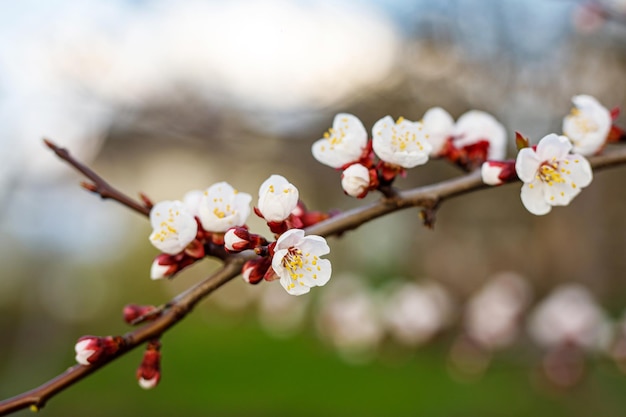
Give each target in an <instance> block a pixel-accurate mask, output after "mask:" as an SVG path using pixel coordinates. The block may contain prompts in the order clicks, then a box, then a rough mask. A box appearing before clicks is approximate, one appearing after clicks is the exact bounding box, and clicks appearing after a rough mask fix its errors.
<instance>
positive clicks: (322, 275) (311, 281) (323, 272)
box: [303, 259, 333, 287]
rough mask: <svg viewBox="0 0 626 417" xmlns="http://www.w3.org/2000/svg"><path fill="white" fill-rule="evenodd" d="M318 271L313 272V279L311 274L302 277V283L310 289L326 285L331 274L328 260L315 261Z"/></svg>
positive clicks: (331, 270)
mask: <svg viewBox="0 0 626 417" xmlns="http://www.w3.org/2000/svg"><path fill="white" fill-rule="evenodd" d="M317 266H318V267H319V270H315V271H314V272H315V277H313V275H312V274H310V275H306V274H305V276H304V279H303V281H304V283H305V284H306V285H308V286H310V287H321V286H322V285H326V284H327V283H328V281H329V280H330V277H331V275H332V273H333V269H332V265H331V263H330V261H329V260H328V259H319V260H318V261H317Z"/></svg>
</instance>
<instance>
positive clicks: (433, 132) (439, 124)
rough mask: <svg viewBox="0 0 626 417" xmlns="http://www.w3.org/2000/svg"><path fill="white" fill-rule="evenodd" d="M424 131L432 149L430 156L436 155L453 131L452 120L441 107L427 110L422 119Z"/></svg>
mask: <svg viewBox="0 0 626 417" xmlns="http://www.w3.org/2000/svg"><path fill="white" fill-rule="evenodd" d="M422 123H423V124H424V129H425V130H426V132H427V134H428V142H430V144H431V146H432V148H431V150H430V155H433V156H435V155H438V154H439V153H440V152H441V149H442V148H443V146H444V145H445V143H446V141H447V140H448V138H449V137H450V136H452V132H453V129H454V119H452V116H450V113H448V112H447V111H445V110H444V109H442V108H441V107H433V108H431V109H429V110H428V111H427V112H426V113H425V114H424V117H423V118H422Z"/></svg>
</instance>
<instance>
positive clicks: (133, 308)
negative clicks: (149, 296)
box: [124, 304, 158, 324]
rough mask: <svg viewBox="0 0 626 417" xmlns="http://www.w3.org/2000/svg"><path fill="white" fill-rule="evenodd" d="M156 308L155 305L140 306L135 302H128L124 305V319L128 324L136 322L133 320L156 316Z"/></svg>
mask: <svg viewBox="0 0 626 417" xmlns="http://www.w3.org/2000/svg"><path fill="white" fill-rule="evenodd" d="M153 312H154V313H157V312H158V310H157V308H156V307H155V306H149V305H148V306H140V305H137V304H128V305H126V306H125V307H124V321H125V322H126V323H128V324H136V323H135V320H137V319H138V318H139V317H144V318H145V319H146V320H148V319H153V318H155V317H156V316H157V314H151V313H153Z"/></svg>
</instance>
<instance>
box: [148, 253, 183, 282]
mask: <svg viewBox="0 0 626 417" xmlns="http://www.w3.org/2000/svg"><path fill="white" fill-rule="evenodd" d="M177 271H178V264H177V262H176V260H175V258H174V257H173V256H170V255H168V254H166V253H162V254H161V255H159V256H157V257H156V258H154V261H153V262H152V266H151V267H150V278H152V279H162V278H168V277H171V276H172V275H174V274H175V273H176V272H177Z"/></svg>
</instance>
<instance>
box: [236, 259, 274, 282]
mask: <svg viewBox="0 0 626 417" xmlns="http://www.w3.org/2000/svg"><path fill="white" fill-rule="evenodd" d="M271 265H272V260H271V258H268V257H266V256H265V257H259V258H256V259H251V260H249V261H248V262H246V263H245V264H243V268H242V269H241V276H242V277H243V280H244V281H246V282H247V283H249V284H258V283H259V282H261V280H262V279H263V276H264V275H265V273H266V272H267V270H268V269H269V267H270V266H271Z"/></svg>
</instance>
